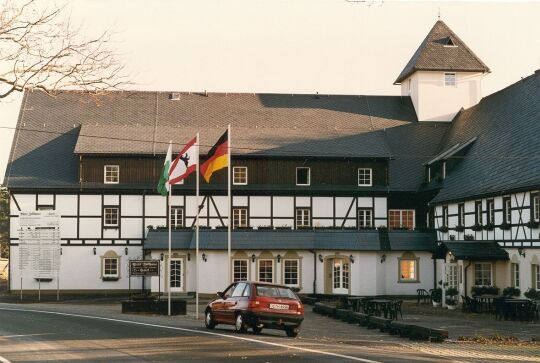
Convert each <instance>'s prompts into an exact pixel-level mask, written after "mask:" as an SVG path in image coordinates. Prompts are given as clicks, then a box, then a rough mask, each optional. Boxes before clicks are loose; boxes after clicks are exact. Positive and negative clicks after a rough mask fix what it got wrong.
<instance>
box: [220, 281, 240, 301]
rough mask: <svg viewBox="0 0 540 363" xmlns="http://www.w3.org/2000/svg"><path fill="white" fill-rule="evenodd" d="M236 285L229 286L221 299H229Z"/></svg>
mask: <svg viewBox="0 0 540 363" xmlns="http://www.w3.org/2000/svg"><path fill="white" fill-rule="evenodd" d="M236 286H237V284H234V285H231V286H230V287H229V288H228V289H227V290H225V292H224V293H223V298H224V299H226V298H228V297H231V294H232V292H233V291H234V289H235V288H236Z"/></svg>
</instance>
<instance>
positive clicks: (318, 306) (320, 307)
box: [313, 302, 336, 316]
mask: <svg viewBox="0 0 540 363" xmlns="http://www.w3.org/2000/svg"><path fill="white" fill-rule="evenodd" d="M335 311H336V308H335V307H333V306H329V305H326V304H323V303H320V302H318V303H315V305H314V306H313V312H314V313H317V314H321V315H328V316H333V315H334V314H335Z"/></svg>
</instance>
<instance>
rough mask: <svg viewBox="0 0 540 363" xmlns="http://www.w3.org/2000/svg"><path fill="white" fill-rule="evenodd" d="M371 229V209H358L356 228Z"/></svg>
mask: <svg viewBox="0 0 540 363" xmlns="http://www.w3.org/2000/svg"><path fill="white" fill-rule="evenodd" d="M371 227H373V212H372V210H371V209H358V228H360V229H363V228H371Z"/></svg>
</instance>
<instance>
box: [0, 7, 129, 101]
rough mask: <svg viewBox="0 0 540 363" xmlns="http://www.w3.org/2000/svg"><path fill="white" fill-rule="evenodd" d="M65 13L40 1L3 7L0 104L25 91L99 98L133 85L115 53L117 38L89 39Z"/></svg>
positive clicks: (0, 18) (0, 13) (0, 16)
mask: <svg viewBox="0 0 540 363" xmlns="http://www.w3.org/2000/svg"><path fill="white" fill-rule="evenodd" d="M0 1H2V0H0ZM65 13H66V9H65V8H64V7H60V8H51V7H50V6H46V5H45V6H44V5H42V4H41V2H40V1H39V0H25V1H24V2H22V1H21V0H3V3H2V2H0V99H1V98H4V97H7V96H8V95H10V94H11V93H13V92H20V91H23V90H25V89H41V90H43V91H45V92H47V93H53V92H54V91H57V90H62V89H83V90H86V91H92V92H99V91H102V90H109V89H117V88H119V87H120V86H121V85H123V84H126V83H127V82H126V81H125V77H124V76H123V75H122V73H123V66H122V65H121V64H120V63H119V62H118V60H117V54H115V53H114V52H113V51H111V50H110V49H109V46H110V45H111V33H110V32H109V31H106V32H104V33H102V34H100V35H98V36H97V37H95V38H90V39H85V38H84V37H83V36H82V35H81V34H80V33H81V31H80V28H75V27H73V26H72V25H71V23H70V18H69V16H67V15H66V14H65Z"/></svg>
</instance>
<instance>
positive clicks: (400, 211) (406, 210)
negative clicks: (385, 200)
mask: <svg viewBox="0 0 540 363" xmlns="http://www.w3.org/2000/svg"><path fill="white" fill-rule="evenodd" d="M391 212H398V213H399V227H391V226H390V213H391ZM405 212H407V213H408V212H412V223H413V224H412V228H411V230H414V229H415V228H416V221H415V217H416V215H415V214H416V213H415V210H414V209H389V210H388V228H404V226H403V221H404V218H403V216H404V214H405Z"/></svg>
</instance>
